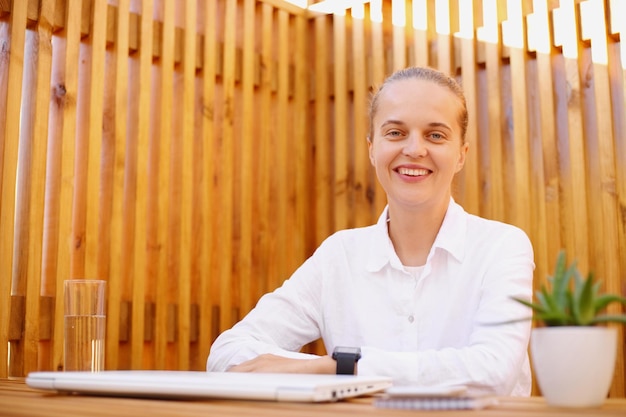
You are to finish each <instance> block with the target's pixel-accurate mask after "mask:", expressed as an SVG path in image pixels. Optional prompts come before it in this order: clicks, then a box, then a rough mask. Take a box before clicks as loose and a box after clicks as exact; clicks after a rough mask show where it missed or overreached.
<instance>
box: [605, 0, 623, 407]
mask: <svg viewBox="0 0 626 417" xmlns="http://www.w3.org/2000/svg"><path fill="white" fill-rule="evenodd" d="M609 6H610V12H611V22H612V26H611V27H612V31H613V32H614V34H615V35H619V39H620V42H619V43H615V42H610V41H609V43H608V48H609V55H608V58H609V65H608V68H609V78H610V80H611V81H610V85H611V87H612V88H611V97H612V99H613V101H612V107H613V126H614V132H615V134H614V140H615V168H616V175H615V180H616V187H615V188H616V198H617V207H618V210H619V218H618V220H617V233H618V238H619V245H618V248H619V252H620V254H619V257H618V259H619V260H620V262H619V267H620V276H622V277H623V276H626V42H625V41H624V36H626V20H624V19H620V18H617V16H623V15H624V13H626V3H624V2H620V1H617V0H614V1H611V2H610V3H609ZM620 7H621V9H620ZM622 294H623V291H622ZM622 330H623V329H622ZM621 340H622V346H623V345H624V343H626V342H625V340H626V335H624V334H623V333H622V339H621ZM624 372H626V364H624ZM613 392H617V395H620V394H619V390H618V388H613ZM620 396H626V384H623V386H622V393H621V395H620Z"/></svg>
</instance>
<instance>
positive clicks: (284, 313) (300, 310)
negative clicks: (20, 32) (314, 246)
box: [207, 260, 332, 372]
mask: <svg viewBox="0 0 626 417" xmlns="http://www.w3.org/2000/svg"><path fill="white" fill-rule="evenodd" d="M318 286H319V280H318V279H317V274H316V271H315V268H314V266H313V262H312V261H311V260H307V261H306V262H305V263H304V264H303V265H302V266H301V267H300V268H298V270H297V271H296V272H295V273H294V274H293V276H292V277H291V278H290V279H289V280H287V281H285V282H284V283H283V285H282V286H281V287H280V288H278V289H277V290H276V291H274V292H272V293H269V294H266V295H264V296H263V297H261V299H260V300H259V302H258V304H257V306H256V307H255V308H254V309H253V310H252V311H250V313H249V314H248V315H247V316H246V317H244V319H243V320H242V321H240V322H239V323H237V324H236V325H235V326H233V328H231V329H230V330H227V331H225V332H223V333H222V334H221V335H220V336H219V337H218V338H217V339H216V340H215V342H214V343H213V345H212V346H211V352H210V355H209V358H208V360H207V370H208V371H226V370H233V371H237V370H239V371H244V370H247V371H252V370H256V371H261V370H265V371H267V370H268V369H273V371H274V372H279V371H287V370H289V371H291V372H305V370H306V372H313V371H315V368H314V366H315V364H316V363H317V364H319V366H320V369H319V371H322V370H323V369H324V367H325V366H327V364H326V365H325V364H324V362H323V361H318V362H310V363H309V361H306V362H307V363H304V361H301V360H302V359H308V360H313V359H319V357H318V356H316V355H310V354H305V353H300V352H299V350H300V349H301V348H302V346H304V345H305V344H307V343H309V342H311V341H313V340H316V339H318V338H319V337H320V331H319V315H320V307H319V294H320V290H319V288H318ZM259 355H261V356H259ZM255 358H256V359H255ZM287 359H291V360H287ZM294 359H297V360H298V361H295V362H294V361H293V360H294ZM327 359H328V358H327ZM251 360H254V361H253V362H250V363H248V361H251ZM331 360H332V359H331ZM244 363H246V365H245V366H242V367H239V368H237V367H234V366H236V365H240V364H244ZM272 364H273V365H272Z"/></svg>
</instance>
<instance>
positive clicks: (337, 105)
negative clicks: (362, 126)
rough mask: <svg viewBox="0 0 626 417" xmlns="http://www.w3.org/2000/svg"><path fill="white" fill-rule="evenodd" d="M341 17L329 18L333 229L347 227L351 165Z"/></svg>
mask: <svg viewBox="0 0 626 417" xmlns="http://www.w3.org/2000/svg"><path fill="white" fill-rule="evenodd" d="M346 35H347V33H346V17H345V15H341V14H335V15H333V81H334V90H333V95H334V98H335V100H334V103H333V105H334V131H333V134H332V137H333V138H334V151H333V159H334V165H335V170H334V180H333V193H334V199H333V204H334V224H333V229H334V230H340V229H346V228H348V227H350V226H351V220H352V216H351V210H350V205H351V199H352V195H351V194H352V193H351V190H350V188H351V182H352V179H351V178H350V172H349V170H348V167H349V166H350V165H351V163H352V159H351V157H350V142H349V138H350V136H349V134H348V125H347V120H348V117H349V116H348V78H347V75H348V74H347V71H348V63H347V52H348V48H347V42H348V41H347V39H346V38H347V36H346Z"/></svg>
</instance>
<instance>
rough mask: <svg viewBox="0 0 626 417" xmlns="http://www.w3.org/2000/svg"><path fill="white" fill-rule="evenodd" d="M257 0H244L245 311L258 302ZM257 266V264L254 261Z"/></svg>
mask: <svg viewBox="0 0 626 417" xmlns="http://www.w3.org/2000/svg"><path fill="white" fill-rule="evenodd" d="M256 33H257V32H256V26H255V1H254V0H245V1H244V3H243V30H242V43H243V44H242V50H243V54H242V61H243V62H242V82H241V90H242V94H241V113H242V114H241V121H242V123H241V125H242V131H241V166H240V167H239V168H238V169H239V170H240V175H241V178H242V181H241V189H240V192H241V200H240V201H241V203H240V206H241V215H240V216H241V220H240V222H239V227H240V245H239V250H238V254H237V256H238V264H239V277H240V278H239V280H240V282H241V284H240V287H241V293H240V297H241V299H240V300H239V305H240V306H241V310H242V314H246V313H247V312H248V311H250V310H251V309H252V307H254V304H255V303H256V294H254V293H253V292H252V280H253V279H255V277H254V273H253V257H252V240H253V237H254V236H255V233H256V229H255V227H254V226H253V218H254V207H253V205H254V200H253V198H254V197H253V196H254V186H255V180H256V178H257V175H258V171H257V170H256V169H254V168H252V167H253V166H254V159H255V156H257V155H258V152H253V150H254V149H255V143H256V142H257V140H256V135H255V132H254V130H255V126H256V123H255V117H254V116H255V110H254V107H255V105H254V78H255V63H256V60H255V38H256ZM254 266H255V267H256V266H257V265H254Z"/></svg>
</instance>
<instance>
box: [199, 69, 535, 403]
mask: <svg viewBox="0 0 626 417" xmlns="http://www.w3.org/2000/svg"><path fill="white" fill-rule="evenodd" d="M467 120H468V117H467V108H466V104H465V98H464V96H463V92H462V90H461V88H460V87H459V86H458V85H457V83H456V82H455V81H454V80H453V79H452V78H450V77H448V76H446V75H444V74H443V73H441V72H439V71H436V70H433V69H429V68H407V69H403V70H400V71H398V72H396V73H394V74H392V75H391V76H390V77H389V78H388V79H387V80H386V81H385V82H384V83H383V84H382V86H381V88H380V89H379V90H378V92H377V93H376V94H375V95H374V97H373V99H372V102H371V107H370V136H369V137H368V141H367V143H368V147H369V156H370V160H371V163H372V165H373V166H374V168H375V169H376V175H377V177H378V180H379V181H380V183H381V185H382V187H383V189H384V190H385V192H386V195H387V200H388V206H387V207H386V208H385V210H384V211H383V213H382V215H381V216H380V218H379V220H378V223H377V224H375V225H373V226H369V227H364V228H358V229H351V230H343V231H339V232H337V233H335V234H334V235H332V236H330V237H329V238H328V239H326V240H325V241H324V242H323V243H322V244H321V245H320V247H319V248H318V249H317V250H316V251H315V253H314V254H313V255H312V256H311V257H310V258H309V259H308V260H307V261H305V262H304V264H303V265H302V266H301V267H300V268H299V269H298V270H297V271H296V272H295V273H294V274H293V275H292V276H291V278H290V279H288V280H286V281H285V282H284V284H283V285H282V287H281V288H279V289H277V290H276V291H274V292H273V293H270V294H266V295H265V296H263V297H262V298H261V299H260V301H259V303H258V305H257V306H256V307H255V308H254V309H253V310H252V311H251V312H250V313H249V314H248V315H247V316H246V317H245V318H244V319H243V320H242V321H241V322H239V323H237V324H236V325H235V326H234V327H233V328H232V329H230V330H228V331H226V332H224V333H223V334H221V335H220V336H219V337H218V338H217V340H216V341H215V343H214V344H213V346H212V348H211V353H210V355H209V358H208V361H207V370H210V371H217V370H230V371H240V372H302V373H335V372H339V371H341V372H342V373H344V372H346V371H347V373H352V370H354V372H355V373H358V374H361V375H384V376H392V377H393V378H394V383H395V384H412V385H421V386H431V385H442V384H447V385H449V384H455V385H456V384H462V385H466V386H468V388H469V391H470V392H471V393H475V394H497V395H529V394H530V389H531V379H530V366H529V362H528V356H527V347H528V340H529V335H530V322H517V323H515V324H507V325H501V326H493V325H489V323H494V322H504V321H509V320H512V319H516V318H519V317H525V316H526V315H527V310H526V308H525V307H524V306H522V305H521V304H519V303H516V302H514V301H512V300H511V297H513V296H515V297H522V298H527V299H530V298H531V296H532V277H533V269H534V263H533V250H532V246H531V243H530V241H529V239H528V237H527V236H526V234H525V233H524V232H523V231H521V230H520V229H518V228H516V227H514V226H511V225H507V224H504V223H500V222H495V221H491V220H486V219H482V218H480V217H477V216H473V215H470V214H467V213H466V212H465V211H464V210H463V209H462V207H461V206H459V205H458V204H457V203H455V202H454V200H453V199H452V197H451V185H452V181H453V178H454V175H455V174H456V173H457V172H459V171H460V170H461V169H462V168H463V164H464V163H465V157H466V155H467V151H468V148H469V144H468V143H467V142H466V141H465V132H466V129H467ZM320 337H321V338H322V339H323V341H324V344H325V347H326V350H327V352H335V350H336V349H337V348H338V347H340V348H339V351H338V352H337V354H336V355H334V356H335V357H336V358H337V360H335V359H333V357H332V356H329V355H325V356H315V355H309V354H304V353H299V352H298V351H299V350H300V348H301V347H302V346H304V345H305V344H307V343H309V342H311V341H313V340H316V339H318V338H320ZM341 347H348V348H349V349H348V352H345V353H344V352H343V350H342V348H341ZM350 351H354V352H350ZM357 351H360V355H359V354H358V352H357ZM346 358H348V359H346ZM359 359H360V360H359ZM346 361H348V362H350V361H352V362H353V365H352V366H350V364H349V363H348V365H346ZM357 361H358V363H357ZM346 366H347V370H346ZM339 368H341V369H339Z"/></svg>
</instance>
